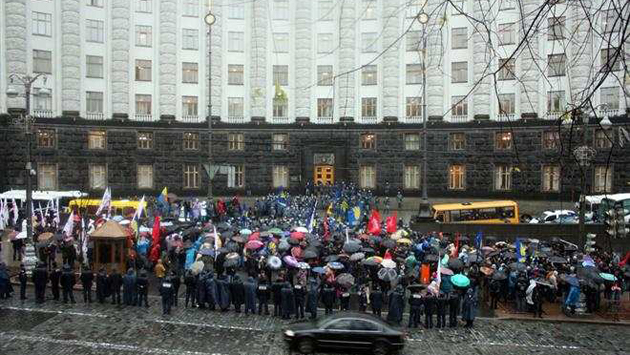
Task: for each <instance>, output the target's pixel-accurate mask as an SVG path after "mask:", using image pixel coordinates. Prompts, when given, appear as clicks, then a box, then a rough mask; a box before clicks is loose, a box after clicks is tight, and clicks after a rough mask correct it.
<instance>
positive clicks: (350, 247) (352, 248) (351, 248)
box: [343, 242, 361, 253]
mask: <svg viewBox="0 0 630 355" xmlns="http://www.w3.org/2000/svg"><path fill="white" fill-rule="evenodd" d="M359 250H361V244H359V243H356V242H348V243H346V244H344V245H343V251H345V252H346V253H356V252H357V251H359Z"/></svg>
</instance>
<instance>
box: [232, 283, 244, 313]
mask: <svg viewBox="0 0 630 355" xmlns="http://www.w3.org/2000/svg"><path fill="white" fill-rule="evenodd" d="M230 293H231V295H232V297H231V299H232V304H233V305H234V310H235V311H236V313H241V306H242V305H243V303H245V286H243V281H241V278H240V277H239V276H238V275H234V277H233V278H232V282H230Z"/></svg>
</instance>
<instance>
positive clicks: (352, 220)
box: [346, 209, 357, 227]
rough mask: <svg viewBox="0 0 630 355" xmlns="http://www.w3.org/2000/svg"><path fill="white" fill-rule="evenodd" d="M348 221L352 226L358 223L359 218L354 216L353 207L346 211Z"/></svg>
mask: <svg viewBox="0 0 630 355" xmlns="http://www.w3.org/2000/svg"><path fill="white" fill-rule="evenodd" d="M346 223H347V224H348V225H349V226H351V227H354V226H355V225H356V224H357V220H356V219H355V218H354V211H353V210H351V209H350V210H348V213H346Z"/></svg>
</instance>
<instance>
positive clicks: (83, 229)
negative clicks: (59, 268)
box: [81, 218, 88, 264]
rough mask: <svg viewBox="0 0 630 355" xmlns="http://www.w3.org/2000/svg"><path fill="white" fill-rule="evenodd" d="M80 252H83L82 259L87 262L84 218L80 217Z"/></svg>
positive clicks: (86, 236) (86, 235)
mask: <svg viewBox="0 0 630 355" xmlns="http://www.w3.org/2000/svg"><path fill="white" fill-rule="evenodd" d="M81 235H82V238H81V241H82V244H81V252H82V253H83V260H84V263H85V264H87V250H88V239H87V238H88V234H87V232H86V230H85V219H84V218H81Z"/></svg>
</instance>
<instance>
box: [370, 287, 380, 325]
mask: <svg viewBox="0 0 630 355" xmlns="http://www.w3.org/2000/svg"><path fill="white" fill-rule="evenodd" d="M370 303H371V304H372V314H373V315H375V316H377V317H379V318H380V317H381V309H382V308H383V292H382V291H381V290H380V289H379V288H378V287H376V288H374V291H372V293H371V294H370Z"/></svg>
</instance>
